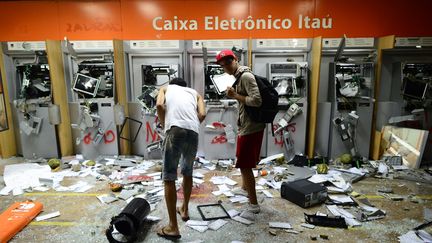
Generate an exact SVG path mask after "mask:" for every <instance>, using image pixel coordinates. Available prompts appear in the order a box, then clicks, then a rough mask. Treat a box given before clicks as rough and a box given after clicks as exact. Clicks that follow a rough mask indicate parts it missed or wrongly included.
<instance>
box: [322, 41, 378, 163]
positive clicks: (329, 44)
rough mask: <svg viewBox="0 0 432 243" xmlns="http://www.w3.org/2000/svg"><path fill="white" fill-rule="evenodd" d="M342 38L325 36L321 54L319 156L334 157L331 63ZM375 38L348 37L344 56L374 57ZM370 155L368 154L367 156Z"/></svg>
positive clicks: (359, 59) (354, 57)
mask: <svg viewBox="0 0 432 243" xmlns="http://www.w3.org/2000/svg"><path fill="white" fill-rule="evenodd" d="M340 41H341V38H324V39H323V43H322V45H323V49H322V54H321V70H320V77H319V80H320V84H319V93H318V112H317V127H316V142H315V151H314V153H315V154H316V155H319V156H324V157H328V158H329V159H332V157H331V156H332V155H331V154H329V148H330V145H329V138H330V136H332V133H331V132H330V128H331V127H330V126H333V117H332V104H333V103H332V100H330V98H329V92H331V91H330V89H331V82H332V81H331V80H329V77H330V73H331V72H332V71H331V68H330V63H333V62H334V59H335V56H336V55H337V52H338V51H337V50H338V47H339V45H340ZM375 48H376V47H375V39H374V38H353V39H350V38H347V40H346V45H345V48H344V49H343V53H342V54H343V56H344V57H346V58H350V59H353V60H355V61H356V62H359V61H362V60H364V59H373V58H374V53H375ZM372 108H373V106H371V111H370V114H367V116H370V117H372ZM365 143H366V144H365V145H366V146H369V143H370V141H369V140H367V141H365ZM368 156H369V155H368V154H366V157H368Z"/></svg>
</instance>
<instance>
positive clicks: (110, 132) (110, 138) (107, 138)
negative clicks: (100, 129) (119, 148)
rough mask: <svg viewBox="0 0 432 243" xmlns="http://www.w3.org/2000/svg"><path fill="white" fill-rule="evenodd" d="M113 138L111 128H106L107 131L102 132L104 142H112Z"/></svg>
mask: <svg viewBox="0 0 432 243" xmlns="http://www.w3.org/2000/svg"><path fill="white" fill-rule="evenodd" d="M110 136H111V137H110ZM114 140H115V135H114V132H113V131H112V130H108V131H107V132H105V134H104V143H105V144H108V143H112V142H114Z"/></svg>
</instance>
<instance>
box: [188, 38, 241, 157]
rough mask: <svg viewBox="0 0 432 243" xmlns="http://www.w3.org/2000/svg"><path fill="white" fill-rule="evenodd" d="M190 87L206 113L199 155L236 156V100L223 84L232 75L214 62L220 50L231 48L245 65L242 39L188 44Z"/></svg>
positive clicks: (199, 41) (228, 81) (201, 129)
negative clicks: (226, 92) (202, 103)
mask: <svg viewBox="0 0 432 243" xmlns="http://www.w3.org/2000/svg"><path fill="white" fill-rule="evenodd" d="M186 46H187V52H188V62H189V66H190V70H189V77H190V80H191V82H192V88H194V89H196V90H197V91H198V93H199V94H201V96H202V97H203V98H204V101H205V104H206V111H207V116H206V118H205V120H204V121H203V122H202V123H201V126H200V134H199V145H198V155H199V156H203V157H205V158H206V159H210V160H212V159H235V157H236V155H235V152H236V140H237V116H238V115H237V114H238V110H237V109H238V103H237V101H236V100H234V99H231V98H228V97H226V94H225V89H226V87H227V85H226V84H228V83H231V84H232V83H234V81H235V78H234V76H232V75H228V74H226V73H225V71H224V70H223V68H222V67H221V66H220V65H218V64H217V63H216V55H217V53H218V52H219V51H221V50H223V49H233V52H234V53H235V54H236V56H237V58H238V60H239V62H240V65H244V59H245V58H244V57H245V55H244V53H245V50H244V48H243V47H244V46H246V41H245V40H192V41H188V42H187V44H186Z"/></svg>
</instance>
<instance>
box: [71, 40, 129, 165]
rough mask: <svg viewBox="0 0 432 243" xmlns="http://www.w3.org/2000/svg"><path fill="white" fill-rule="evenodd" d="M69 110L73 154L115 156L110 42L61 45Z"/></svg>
mask: <svg viewBox="0 0 432 243" xmlns="http://www.w3.org/2000/svg"><path fill="white" fill-rule="evenodd" d="M63 48H64V52H65V55H64V57H65V61H64V63H65V73H66V76H67V78H68V79H67V80H68V82H67V87H68V100H69V110H70V117H71V126H72V138H73V142H74V147H75V153H77V154H82V155H84V157H85V158H88V159H95V158H97V157H98V156H100V155H118V153H119V149H118V137H117V128H116V125H119V124H121V122H122V111H121V109H119V108H116V106H115V103H114V97H115V78H114V58H113V44H112V41H73V42H69V41H64V42H63Z"/></svg>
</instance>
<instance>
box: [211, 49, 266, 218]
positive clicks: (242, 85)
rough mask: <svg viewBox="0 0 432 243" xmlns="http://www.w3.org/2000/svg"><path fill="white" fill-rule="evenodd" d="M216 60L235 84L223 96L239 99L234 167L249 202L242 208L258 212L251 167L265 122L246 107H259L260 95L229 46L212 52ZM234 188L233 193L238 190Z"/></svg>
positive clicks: (258, 155) (256, 155) (256, 156)
mask: <svg viewBox="0 0 432 243" xmlns="http://www.w3.org/2000/svg"><path fill="white" fill-rule="evenodd" d="M216 62H217V63H218V64H219V65H220V66H222V67H223V69H224V71H225V72H226V73H227V74H230V75H234V77H235V78H236V79H237V81H236V83H235V85H233V86H235V87H228V88H227V96H228V97H230V98H234V99H236V100H237V101H238V102H239V114H238V121H237V124H238V137H237V149H236V157H237V161H236V165H235V167H236V168H240V171H241V175H242V184H243V185H242V189H243V190H245V191H246V192H247V195H248V196H249V206H248V208H247V209H246V210H248V211H250V212H252V213H259V212H260V206H259V205H258V200H257V196H256V191H255V177H254V174H253V171H252V169H253V168H255V167H256V165H257V163H258V161H259V159H260V152H261V144H262V139H263V135H264V129H265V127H266V124H265V123H263V122H256V121H254V120H252V119H251V117H250V116H249V115H248V114H247V112H246V110H245V108H246V107H260V106H261V104H262V99H261V95H260V90H259V88H258V84H257V81H256V79H255V76H254V74H253V73H252V72H251V70H250V69H249V68H248V67H246V66H241V65H240V64H239V63H238V59H237V57H236V56H235V54H234V53H233V52H232V51H231V50H223V51H221V52H219V53H218V54H217V56H216ZM238 191H239V192H236V191H234V193H235V194H243V193H244V191H243V193H241V191H242V190H241V189H240V190H238Z"/></svg>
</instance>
